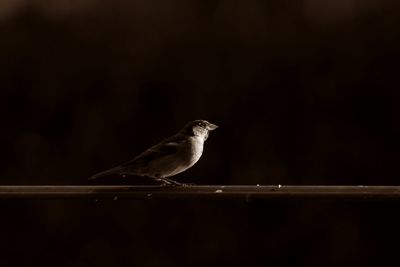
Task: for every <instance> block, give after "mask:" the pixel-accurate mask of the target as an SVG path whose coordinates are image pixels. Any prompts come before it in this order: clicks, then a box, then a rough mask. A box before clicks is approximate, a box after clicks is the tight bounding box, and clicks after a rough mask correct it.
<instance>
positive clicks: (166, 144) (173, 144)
mask: <svg viewBox="0 0 400 267" xmlns="http://www.w3.org/2000/svg"><path fill="white" fill-rule="evenodd" d="M217 128H218V126H217V125H215V124H212V123H209V122H208V121H205V120H195V121H191V122H189V123H188V124H186V126H185V127H183V128H182V130H180V131H179V132H178V133H177V134H175V135H173V136H171V137H169V138H167V139H165V140H164V141H162V142H161V143H159V144H157V145H155V146H152V147H150V148H149V149H147V150H146V151H144V152H143V153H141V154H140V155H138V156H137V157H135V158H134V159H132V160H130V161H128V162H126V163H124V164H122V165H120V166H117V167H115V168H112V169H110V170H106V171H103V172H100V173H98V174H95V175H93V176H91V177H90V178H89V179H96V178H98V177H101V176H105V175H109V174H115V173H116V174H120V175H122V176H126V175H138V176H146V177H150V178H152V179H155V180H156V181H159V182H162V184H163V185H184V184H181V183H178V182H176V181H174V180H171V179H169V178H168V177H171V176H174V175H176V174H178V173H181V172H184V171H186V170H187V169H189V168H190V167H192V166H193V165H194V164H195V163H196V162H197V161H198V160H199V159H200V157H201V155H202V154H203V146H204V142H205V141H206V140H207V138H208V135H209V132H210V131H213V130H215V129H217Z"/></svg>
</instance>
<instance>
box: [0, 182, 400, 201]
mask: <svg viewBox="0 0 400 267" xmlns="http://www.w3.org/2000/svg"><path fill="white" fill-rule="evenodd" d="M13 198H14V199H15V198H20V199H71V198H78V199H85V198H86V199H99V198H106V199H107V198H108V199H114V200H116V199H163V198H177V199H179V198H222V199H223V198H244V199H246V200H248V199H257V198H280V199H291V198H327V199H395V200H396V199H399V200H400V186H313V185H309V186H297V185H287V186H281V185H262V186H259V185H257V186H253V185H195V186H178V187H168V186H124V185H121V186H119V185H116V186H115V185H114V186H108V185H97V186H92V185H90V186H89V185H76V186H60V185H43V186H42V185H41V186H37V185H32V186H0V199H13Z"/></svg>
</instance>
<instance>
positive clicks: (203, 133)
mask: <svg viewBox="0 0 400 267" xmlns="http://www.w3.org/2000/svg"><path fill="white" fill-rule="evenodd" d="M217 128H218V126H217V125H215V124H212V123H210V122H208V121H206V120H195V121H191V122H189V123H188V124H186V126H185V127H184V128H183V131H184V133H185V134H188V135H192V136H197V137H202V138H203V139H204V141H205V140H207V138H208V134H209V132H210V131H213V130H215V129H217Z"/></svg>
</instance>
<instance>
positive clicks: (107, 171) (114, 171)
mask: <svg viewBox="0 0 400 267" xmlns="http://www.w3.org/2000/svg"><path fill="white" fill-rule="evenodd" d="M120 170H121V166H117V167H115V168H112V169H109V170H106V171H103V172H99V173H96V174H95V175H92V176H90V177H89V178H88V179H89V180H94V179H97V178H99V177H103V176H106V175H109V174H113V173H119V172H120Z"/></svg>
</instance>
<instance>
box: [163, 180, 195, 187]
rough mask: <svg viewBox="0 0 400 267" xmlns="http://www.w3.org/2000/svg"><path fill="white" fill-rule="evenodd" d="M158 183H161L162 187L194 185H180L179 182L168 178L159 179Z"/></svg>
mask: <svg viewBox="0 0 400 267" xmlns="http://www.w3.org/2000/svg"><path fill="white" fill-rule="evenodd" d="M157 181H159V182H161V186H185V187H187V186H192V185H194V184H184V183H179V182H177V181H174V180H171V179H167V178H162V179H157Z"/></svg>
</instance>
